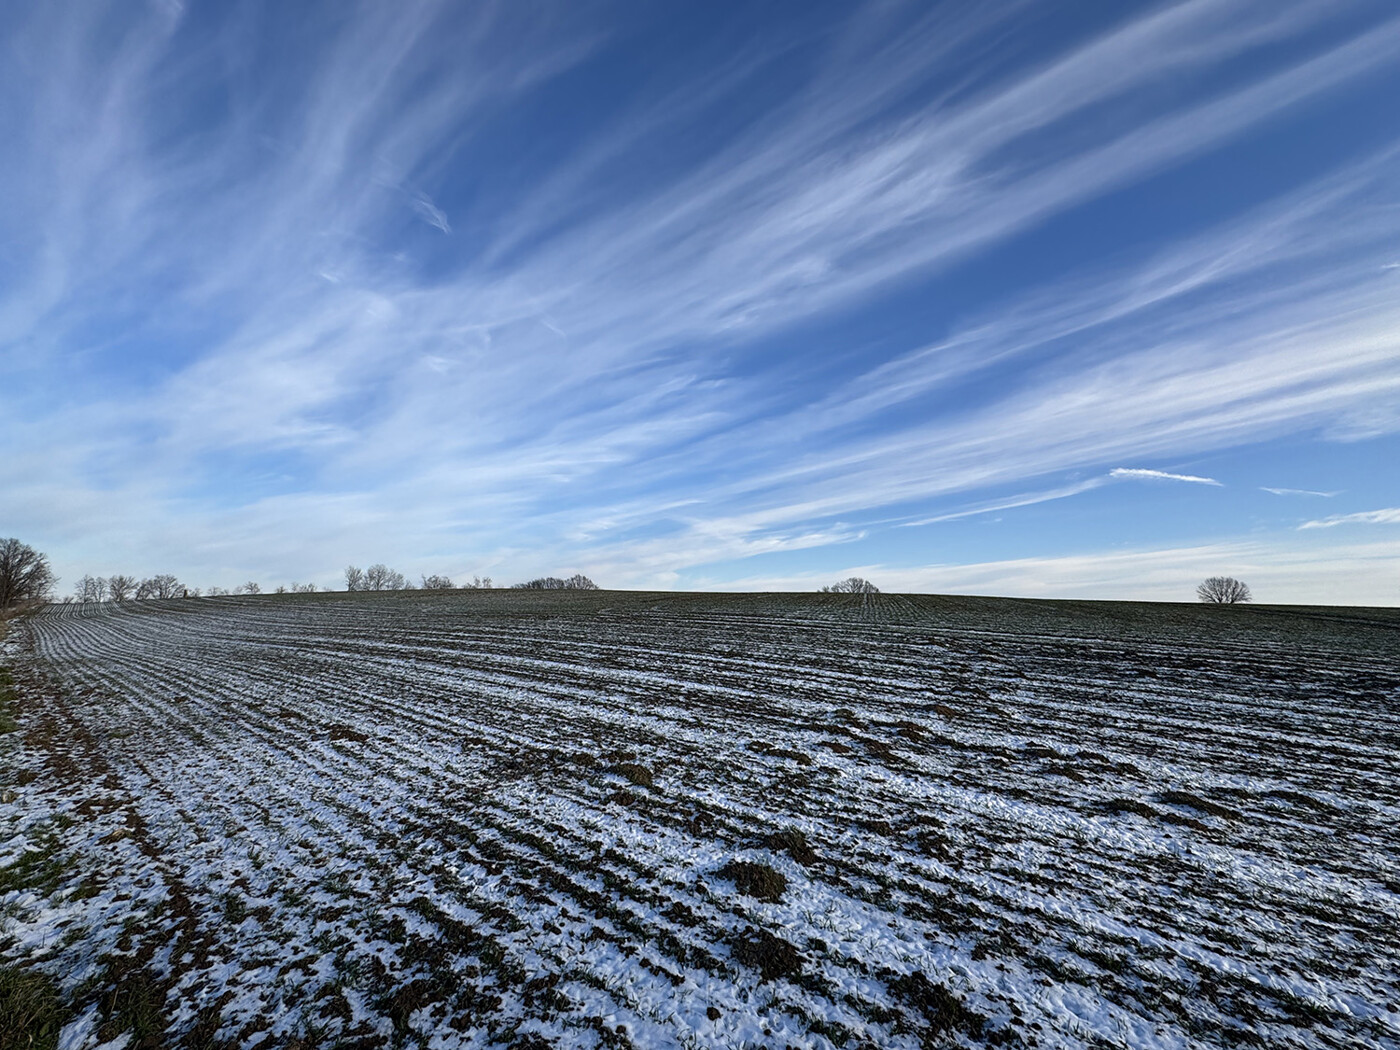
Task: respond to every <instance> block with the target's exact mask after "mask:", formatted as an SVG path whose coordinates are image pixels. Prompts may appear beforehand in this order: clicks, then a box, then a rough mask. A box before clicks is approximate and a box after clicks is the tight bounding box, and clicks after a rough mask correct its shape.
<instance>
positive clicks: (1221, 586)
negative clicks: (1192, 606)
mask: <svg viewBox="0 0 1400 1050" xmlns="http://www.w3.org/2000/svg"><path fill="white" fill-rule="evenodd" d="M1196 597H1197V598H1199V599H1201V601H1203V602H1206V603H1207V604H1210V605H1238V604H1239V603H1240V602H1247V601H1252V600H1253V597H1252V596H1251V595H1250V593H1249V588H1248V587H1247V586H1245V585H1244V584H1243V583H1241V582H1240V581H1239V580H1237V579H1235V578H1234V577H1233V576H1212V577H1210V578H1209V579H1208V580H1206V581H1205V582H1203V583H1202V584H1201V585H1200V586H1199V587H1197V588H1196Z"/></svg>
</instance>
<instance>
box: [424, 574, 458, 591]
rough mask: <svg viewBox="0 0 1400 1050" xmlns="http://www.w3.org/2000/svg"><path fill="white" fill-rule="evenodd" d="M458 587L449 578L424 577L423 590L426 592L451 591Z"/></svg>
mask: <svg viewBox="0 0 1400 1050" xmlns="http://www.w3.org/2000/svg"><path fill="white" fill-rule="evenodd" d="M456 586H457V585H456V584H455V583H453V582H452V580H451V578H450V577H447V576H424V577H423V590H425V591H450V590H452V589H453V588H454V587H456Z"/></svg>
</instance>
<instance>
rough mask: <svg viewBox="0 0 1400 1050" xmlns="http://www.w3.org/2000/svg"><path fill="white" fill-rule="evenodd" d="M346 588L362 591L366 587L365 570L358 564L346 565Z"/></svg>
mask: <svg viewBox="0 0 1400 1050" xmlns="http://www.w3.org/2000/svg"><path fill="white" fill-rule="evenodd" d="M345 589H346V590H347V591H362V590H364V589H365V571H364V570H363V569H361V568H360V567H359V566H357V565H347V566H346V567H345Z"/></svg>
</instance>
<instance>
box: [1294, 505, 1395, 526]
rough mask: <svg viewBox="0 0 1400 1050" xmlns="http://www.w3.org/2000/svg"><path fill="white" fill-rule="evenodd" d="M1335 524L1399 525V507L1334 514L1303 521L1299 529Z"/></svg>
mask: <svg viewBox="0 0 1400 1050" xmlns="http://www.w3.org/2000/svg"><path fill="white" fill-rule="evenodd" d="M1337 525H1400V507H1386V508H1384V509H1382V510H1363V511H1358V512H1357V513H1355V514H1334V515H1332V516H1331V517H1330V518H1319V519H1318V520H1317V521H1305V522H1303V524H1301V525H1299V526H1298V528H1300V529H1330V528H1333V527H1335V526H1337Z"/></svg>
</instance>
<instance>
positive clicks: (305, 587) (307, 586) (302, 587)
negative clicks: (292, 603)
mask: <svg viewBox="0 0 1400 1050" xmlns="http://www.w3.org/2000/svg"><path fill="white" fill-rule="evenodd" d="M292 593H293V594H315V593H316V585H315V584H314V583H294V584H292Z"/></svg>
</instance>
